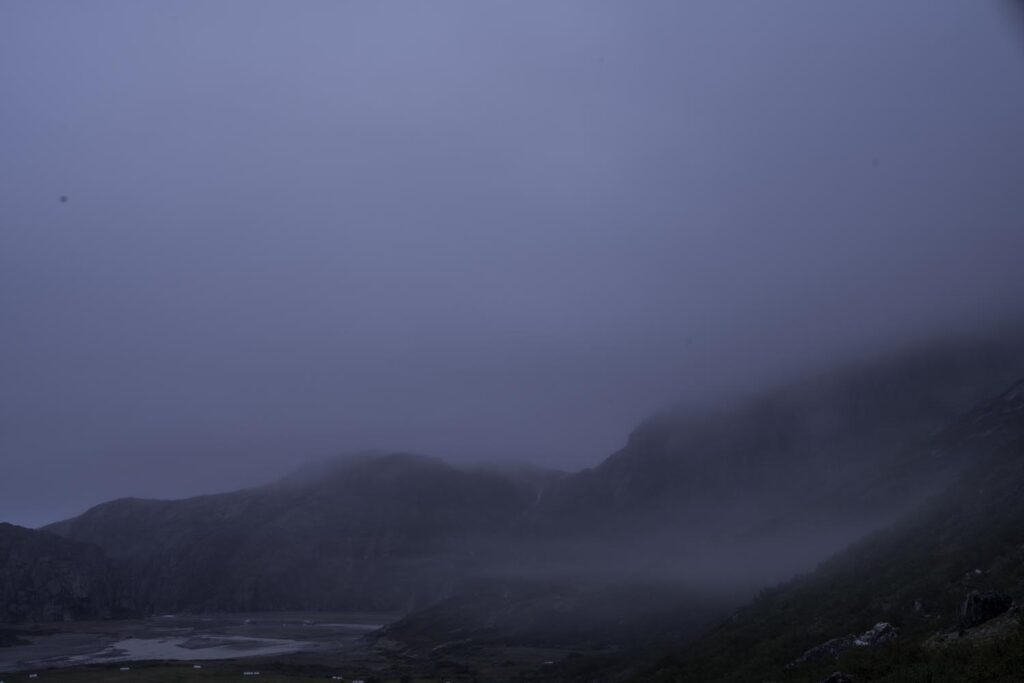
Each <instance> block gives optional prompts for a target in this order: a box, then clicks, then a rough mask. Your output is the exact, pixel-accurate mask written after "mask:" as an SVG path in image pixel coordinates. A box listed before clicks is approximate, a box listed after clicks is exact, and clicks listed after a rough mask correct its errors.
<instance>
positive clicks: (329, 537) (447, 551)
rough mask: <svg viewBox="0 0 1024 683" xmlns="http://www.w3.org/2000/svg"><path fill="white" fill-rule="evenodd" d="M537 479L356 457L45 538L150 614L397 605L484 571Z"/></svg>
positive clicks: (532, 495) (126, 511) (98, 517)
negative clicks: (69, 542) (106, 574)
mask: <svg viewBox="0 0 1024 683" xmlns="http://www.w3.org/2000/svg"><path fill="white" fill-rule="evenodd" d="M547 476H548V475H547V474H543V473H535V474H534V475H531V476H526V475H524V476H520V477H513V476H509V475H506V474H497V473H493V472H488V471H484V470H460V469H456V468H454V467H451V466H449V465H446V464H445V463H443V462H441V461H440V460H436V459H432V458H426V457H422V456H412V455H388V456H356V457H348V458H342V459H339V460H337V461H333V462H331V463H326V464H321V465H320V466H318V467H314V468H307V469H306V470H304V471H300V472H299V473H297V474H296V475H293V476H292V477H289V478H287V479H285V480H284V481H282V482H280V483H278V484H275V485H271V486H267V487H263V488H259V489H251V490H244V491H237V492H234V493H226V494H220V495H213V496H202V497H198V498H191V499H187V500H180V501H152V500H137V499H125V500H118V501H113V502H111V503H107V504H104V505H100V506H97V507H96V508H93V509H91V510H89V511H88V512H86V513H85V514H83V515H82V516H80V517H77V518H75V519H72V520H68V521H66V522H61V523H58V524H55V525H52V526H51V527H49V529H50V530H51V531H53V532H55V533H58V534H61V535H63V536H67V537H69V538H74V539H76V540H83V541H89V542H91V543H95V544H96V545H98V546H100V547H101V548H103V549H104V550H105V551H106V552H107V553H108V554H109V556H110V557H111V558H112V559H113V560H114V561H116V562H117V563H118V564H119V565H120V566H121V567H123V568H124V571H125V574H126V575H127V576H128V577H129V579H128V580H129V583H130V585H131V588H132V590H133V591H134V592H135V593H136V594H137V595H138V596H139V598H140V600H142V601H143V603H144V604H146V605H148V606H149V608H150V609H152V610H158V611H165V610H180V609H196V610H257V609H262V610H267V609H405V608H408V607H410V606H412V605H414V604H417V603H420V602H425V601H429V600H433V599H436V598H438V597H439V596H441V595H443V594H444V593H445V591H446V590H447V587H448V586H449V585H450V584H451V582H453V581H455V580H457V579H458V578H460V577H462V576H464V575H465V574H467V573H468V572H470V571H471V570H472V569H473V568H474V567H475V566H477V565H478V564H479V563H480V562H481V561H483V559H484V556H485V554H486V552H487V549H488V545H489V543H490V541H491V540H492V539H493V538H495V537H502V536H505V535H507V534H508V533H509V529H510V528H511V526H512V525H513V524H514V522H515V520H516V519H518V518H519V517H520V516H521V515H522V514H523V510H524V508H525V507H526V506H528V505H530V504H531V503H532V502H533V501H534V500H535V499H536V497H537V491H536V490H535V489H536V487H537V486H541V485H543V483H544V480H545V478H546V477H547Z"/></svg>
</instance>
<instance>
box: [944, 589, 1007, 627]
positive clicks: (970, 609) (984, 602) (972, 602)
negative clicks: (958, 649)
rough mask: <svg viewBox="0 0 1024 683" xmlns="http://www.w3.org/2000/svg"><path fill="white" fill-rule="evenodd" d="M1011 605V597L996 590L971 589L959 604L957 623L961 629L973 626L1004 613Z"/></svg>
mask: <svg viewBox="0 0 1024 683" xmlns="http://www.w3.org/2000/svg"><path fill="white" fill-rule="evenodd" d="M1012 606H1013V598H1012V597H1010V596H1009V595H1007V594H1005V593H999V592H996V591H984V592H980V591H971V592H970V593H968V595H967V597H966V598H965V599H964V602H963V604H962V605H961V606H960V613H959V615H958V617H959V619H958V622H957V625H958V626H959V628H961V629H968V628H974V627H975V626H978V625H980V624H983V623H985V622H986V621H989V620H990V619H995V618H996V617H998V616H1000V615H1001V614H1004V613H1006V611H1007V610H1009V609H1010V607H1012Z"/></svg>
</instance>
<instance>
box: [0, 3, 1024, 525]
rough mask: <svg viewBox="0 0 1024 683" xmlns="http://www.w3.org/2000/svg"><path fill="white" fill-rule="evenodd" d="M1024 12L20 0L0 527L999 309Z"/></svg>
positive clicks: (653, 400)
mask: <svg viewBox="0 0 1024 683" xmlns="http://www.w3.org/2000/svg"><path fill="white" fill-rule="evenodd" d="M1018 38H1019V36H1017V35H1015V34H1014V33H1013V32H1012V31H1011V27H1010V26H1009V25H1007V18H1006V16H1005V15H1004V14H1002V13H1001V12H1000V10H999V8H998V6H997V5H996V4H994V3H993V4H991V5H989V4H986V3H984V2H966V1H962V0H943V1H939V0H904V1H902V2H898V3H894V2H891V0H873V1H866V0H861V1H859V2H841V1H838V0H837V1H833V2H822V1H820V0H806V1H804V2H795V1H792V2H781V1H780V2H772V3H765V2H722V1H720V0H715V1H713V2H712V1H708V2H678V1H677V0H673V1H671V2H656V1H653V0H652V1H645V2H632V1H625V0H624V1H621V2H596V1H582V0H581V1H578V2H569V1H565V2H547V1H540V0H538V1H536V2H529V1H523V0H515V1H514V2H513V1H509V2H480V1H478V0H465V1H463V2H441V1H438V2H419V1H412V0H410V1H408V2H403V3H392V2H377V1H374V2H369V1H367V2H358V3H357V2H333V1H332V2H311V1H303V2H295V1H287V2H285V1H281V2H273V3H270V2H256V1H253V0H245V1H239V2H226V1H222V2H216V3H211V2H141V1H134V0H132V1H124V2H116V1H106V2H82V1H81V0H69V1H67V2H53V1H38V0H31V1H30V0H25V1H21V2H18V1H14V0H4V1H3V2H0V372H2V375H0V520H6V521H12V522H16V523H24V524H37V523H43V522H46V521H51V520H53V519H56V518H59V517H63V516H67V515H70V514H73V513H75V512H78V511H80V510H81V509H83V508H84V507H85V506H87V505H89V504H92V503H95V502H99V501H101V500H104V499H107V498H111V497H116V496H122V495H147V496H177V495H184V494H192V493H198V492H206V491H215V490H222V489H225V488H232V487H237V486H241V485H249V484H253V483H257V482H260V481H263V480H265V479H267V478H269V477H271V476H274V475H276V474H277V473H279V472H283V471H285V470H287V469H288V468H290V467H292V466H293V465H294V463H296V462H298V461H301V460H303V459H305V458H308V457H313V456H319V455H323V454H327V453H332V452H338V451H346V450H354V449H362V448H368V447H377V448H383V449H407V450H415V451H420V452H429V453H434V454H437V455H443V456H450V457H454V458H457V459H494V458H503V459H509V458H512V459H519V460H527V461H533V462H537V463H542V464H547V465H551V466H557V467H567V468H575V467H581V466H586V465H590V464H594V463H596V462H597V461H599V460H600V459H601V458H602V457H604V456H605V455H607V454H608V453H610V452H611V451H613V450H614V449H615V448H616V447H617V446H618V445H620V443H621V442H622V441H623V440H624V438H625V436H626V434H627V433H628V431H629V429H630V428H631V427H632V426H633V425H634V424H635V423H636V422H637V421H638V420H639V419H640V418H642V417H643V416H645V415H646V414H648V413H650V412H652V411H653V410H655V409H657V408H658V407H660V406H662V405H664V404H666V403H668V402H671V401H673V400H676V399H678V398H683V399H684V400H691V401H700V400H711V398H710V397H714V396H717V395H720V394H721V393H723V392H728V391H735V390H737V389H741V388H749V387H750V386H753V385H757V384H759V383H763V382H765V381H769V380H770V379H772V378H775V377H780V376H783V375H785V374H787V373H790V372H793V371H797V370H799V368H800V367H801V366H804V365H808V364H819V363H823V362H826V361H828V360H830V359H833V358H838V357H844V356H849V355H850V354H855V353H858V352H861V351H863V350H865V349H870V348H878V347H880V346H882V345H884V344H888V343H892V342H893V341H895V340H906V339H909V338H911V337H914V336H922V335H925V334H928V333H931V332H933V331H936V330H943V329H962V328H963V327H965V326H967V325H970V324H973V323H974V322H976V321H979V320H984V319H986V318H989V317H996V316H999V315H1003V314H1005V313H1007V311H1010V310H1011V309H1012V307H1013V306H1014V305H1015V302H1016V301H1018V300H1019V299H1020V298H1021V297H1022V295H1024V275H1022V272H1024V271H1022V261H1021V255H1022V254H1024V220H1022V217H1024V192H1022V191H1021V180H1022V179H1024V53H1022V51H1021V50H1020V45H1019V40H1018ZM62 195H66V196H67V197H68V201H67V202H66V203H64V202H61V201H59V198H60V197H61V196H62ZM688 340H689V343H688Z"/></svg>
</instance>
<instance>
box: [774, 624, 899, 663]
mask: <svg viewBox="0 0 1024 683" xmlns="http://www.w3.org/2000/svg"><path fill="white" fill-rule="evenodd" d="M898 636H899V629H897V628H896V627H895V626H893V625H892V624H889V623H887V622H884V621H883V622H879V623H877V624H875V625H874V626H872V627H871V628H869V629H868V630H867V631H865V632H864V633H862V634H860V635H859V636H856V635H853V634H852V633H851V634H850V635H846V636H841V637H839V638H833V639H832V640H828V641H826V642H824V643H822V644H821V645H815V646H814V647H812V648H811V649H809V650H807V651H806V652H804V653H803V654H802V655H800V656H799V657H797V658H796V659H794V660H793V661H792V662H790V663H789V664H788V665H787V666H786V669H787V670H789V669H796V668H798V667H801V666H804V665H805V664H820V663H822V662H830V661H834V660H835V659H836V658H837V657H838V656H839V655H840V654H842V653H843V652H845V651H847V650H849V649H851V648H854V647H872V646H874V645H882V644H883V643H888V642H889V641H891V640H895V639H896V638H897V637H898Z"/></svg>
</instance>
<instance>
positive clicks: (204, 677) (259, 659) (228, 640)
mask: <svg viewBox="0 0 1024 683" xmlns="http://www.w3.org/2000/svg"><path fill="white" fill-rule="evenodd" d="M395 618H396V615H393V614H352V613H338V614H332V613H309V614H306V613H259V614H248V615H246V614H230V615H201V616H197V615H165V616H160V617H152V618H149V619H141V620H126V621H97V622H74V623H67V624H52V625H50V624H47V625H39V626H29V627H14V626H9V627H4V628H5V629H8V630H9V632H13V633H16V634H17V638H18V639H19V640H20V641H22V643H21V644H18V645H13V646H9V647H4V648H0V682H2V683H12V682H13V681H22V680H26V681H27V680H40V681H42V680H46V681H61V682H64V683H79V682H82V683H93V682H96V683H98V682H101V681H102V682H107V681H116V682H118V683H128V682H129V681H130V682H131V683H135V682H136V681H141V682H153V683H157V682H160V683H163V682H168V683H169V682H172V681H226V680H259V681H264V682H265V683H268V682H269V683H275V682H283V681H309V680H331V679H332V677H334V676H338V677H341V678H342V679H343V680H346V681H350V682H351V681H353V680H360V679H362V680H364V681H367V683H369V682H370V681H373V682H375V683H376V682H380V683H383V682H385V681H424V682H428V681H429V682H432V681H439V682H440V681H477V680H486V681H511V680H543V679H547V678H548V677H549V676H547V675H546V673H547V672H550V671H552V670H554V669H555V668H557V665H558V664H561V663H563V662H565V661H566V660H567V659H573V658H578V657H581V656H583V655H587V654H593V653H590V652H574V651H569V650H564V649H549V648H534V647H503V646H480V647H476V646H471V645H462V646H459V647H456V648H453V649H444V650H438V651H436V652H429V653H411V652H409V651H407V650H405V649H403V648H401V647H398V646H397V645H395V646H394V647H392V646H391V645H390V644H389V643H388V641H377V642H372V641H371V640H369V639H367V638H365V637H364V636H366V635H367V634H370V633H372V632H373V631H375V630H376V629H378V628H379V627H381V626H383V625H385V624H387V623H389V622H391V621H393V620H394V619H395ZM253 671H259V676H258V677H254V676H252V675H251V674H250V675H246V672H253ZM31 674H36V675H37V677H36V678H32V679H30V678H29V677H30V675H31Z"/></svg>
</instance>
